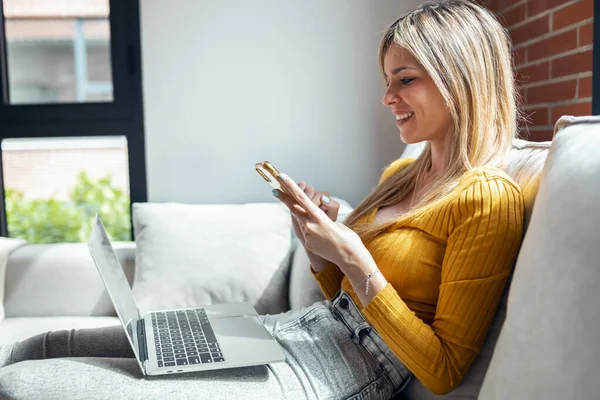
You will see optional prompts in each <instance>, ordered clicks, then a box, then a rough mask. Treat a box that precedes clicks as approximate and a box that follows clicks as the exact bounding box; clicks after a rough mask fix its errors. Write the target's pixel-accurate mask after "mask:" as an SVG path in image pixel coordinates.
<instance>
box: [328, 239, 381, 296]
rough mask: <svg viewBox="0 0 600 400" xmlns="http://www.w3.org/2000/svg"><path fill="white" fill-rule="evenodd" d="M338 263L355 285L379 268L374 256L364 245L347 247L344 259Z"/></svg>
mask: <svg viewBox="0 0 600 400" xmlns="http://www.w3.org/2000/svg"><path fill="white" fill-rule="evenodd" d="M338 265H339V267H340V269H342V272H343V273H344V275H346V276H347V277H348V279H349V280H350V283H352V284H353V286H354V285H356V284H358V282H360V281H361V280H362V279H364V277H365V276H366V275H368V274H370V273H371V272H373V271H375V270H377V269H378V268H377V264H376V263H375V260H373V256H371V253H369V251H368V250H367V249H366V248H365V247H364V246H361V247H353V248H352V247H350V248H347V249H346V250H345V251H344V252H343V260H342V261H341V262H340V264H338Z"/></svg>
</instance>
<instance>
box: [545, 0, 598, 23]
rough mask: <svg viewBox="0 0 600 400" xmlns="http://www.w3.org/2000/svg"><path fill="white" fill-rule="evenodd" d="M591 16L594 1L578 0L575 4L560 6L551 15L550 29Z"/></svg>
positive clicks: (592, 14)
mask: <svg viewBox="0 0 600 400" xmlns="http://www.w3.org/2000/svg"><path fill="white" fill-rule="evenodd" d="M593 16H594V1H593V0H579V1H578V2H577V3H575V4H571V5H570V6H567V7H565V8H561V9H560V10H558V11H556V12H555V13H554V14H553V15H552V30H553V31H557V30H559V29H562V28H565V27H567V26H569V25H573V24H576V23H577V22H580V21H583V20H586V19H589V18H592V17H593Z"/></svg>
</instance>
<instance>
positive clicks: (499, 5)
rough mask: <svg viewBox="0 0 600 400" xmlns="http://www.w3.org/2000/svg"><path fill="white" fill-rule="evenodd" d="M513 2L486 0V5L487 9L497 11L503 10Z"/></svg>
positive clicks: (507, 0) (512, 0)
mask: <svg viewBox="0 0 600 400" xmlns="http://www.w3.org/2000/svg"><path fill="white" fill-rule="evenodd" d="M513 3H515V0H488V1H486V6H487V8H488V10H492V11H495V12H498V11H502V10H504V9H505V8H506V7H508V6H510V5H511V4H513Z"/></svg>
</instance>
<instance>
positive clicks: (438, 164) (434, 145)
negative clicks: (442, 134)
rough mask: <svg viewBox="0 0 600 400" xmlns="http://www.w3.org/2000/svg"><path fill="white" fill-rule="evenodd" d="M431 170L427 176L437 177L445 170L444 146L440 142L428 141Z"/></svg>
mask: <svg viewBox="0 0 600 400" xmlns="http://www.w3.org/2000/svg"><path fill="white" fill-rule="evenodd" d="M429 144H430V145H431V169H430V170H429V172H428V175H433V176H436V175H439V174H441V173H442V172H444V170H445V169H446V144H445V143H442V142H440V141H430V142H429Z"/></svg>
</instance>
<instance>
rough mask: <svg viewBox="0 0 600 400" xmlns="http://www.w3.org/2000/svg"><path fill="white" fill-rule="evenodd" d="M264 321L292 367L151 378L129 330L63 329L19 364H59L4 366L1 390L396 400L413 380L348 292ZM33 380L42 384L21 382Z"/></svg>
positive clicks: (15, 393)
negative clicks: (138, 357)
mask: <svg viewBox="0 0 600 400" xmlns="http://www.w3.org/2000/svg"><path fill="white" fill-rule="evenodd" d="M261 318H262V319H263V322H264V324H265V326H266V327H267V329H268V330H269V331H270V332H271V334H272V335H273V337H274V338H275V339H276V340H277V341H278V342H279V343H280V344H281V346H282V347H283V349H284V352H285V354H286V361H285V362H280V363H273V364H269V365H266V366H258V367H247V368H234V369H228V370H219V371H204V372H197V373H187V374H177V375H169V376H163V377H143V376H142V374H141V372H139V367H138V366H137V363H136V362H135V360H132V359H131V357H132V356H133V354H132V352H131V349H130V347H129V343H128V341H127V338H126V336H125V334H124V332H123V329H122V328H121V326H115V327H107V328H98V329H81V330H72V331H57V332H49V333H46V334H41V335H38V336H34V337H33V338H30V339H27V340H25V341H23V342H19V343H17V344H15V347H14V349H15V350H14V352H13V356H14V355H16V356H17V359H16V360H13V361H21V360H23V359H24V358H25V357H23V356H19V354H21V355H22V354H30V355H31V356H30V357H31V358H48V357H52V358H53V359H51V360H44V361H35V362H32V361H27V362H17V363H16V364H13V365H9V366H7V367H4V368H0V388H1V387H2V386H5V387H6V392H3V390H2V389H0V397H2V396H1V395H6V396H8V397H9V398H28V399H34V398H52V397H48V394H49V393H50V392H49V391H47V390H44V385H46V384H47V385H48V387H51V388H52V392H53V393H60V397H63V398H67V397H69V396H70V395H74V396H78V397H80V398H83V397H85V398H106V396H107V395H109V394H112V395H113V396H114V395H115V394H116V393H118V394H119V395H121V396H120V398H132V399H133V398H146V399H152V398H164V396H165V395H166V394H165V393H172V394H169V396H168V397H169V398H192V397H193V398H195V399H202V398H207V399H236V398H248V399H268V400H275V399H390V398H391V397H392V396H393V395H395V394H396V393H398V392H400V391H401V390H402V389H403V388H404V387H405V385H406V384H407V383H408V381H409V380H410V379H411V377H412V375H411V373H410V372H409V371H408V369H407V368H406V367H405V366H404V364H403V363H402V362H401V361H400V360H399V359H398V358H397V357H396V356H395V355H394V354H393V353H392V351H391V350H390V349H389V347H388V346H387V345H386V344H385V342H384V341H383V339H382V338H381V336H380V335H379V334H378V333H377V332H376V331H375V330H374V329H373V328H372V327H371V326H370V324H369V323H368V322H367V321H366V320H365V319H364V317H363V316H362V314H361V313H360V311H359V310H358V308H357V307H356V305H355V304H354V303H353V301H352V298H351V297H350V296H349V295H348V294H347V293H345V292H342V291H340V292H339V293H338V294H337V296H336V297H335V298H334V299H333V300H332V301H325V302H322V303H316V304H314V305H312V306H311V307H308V308H304V309H301V310H293V311H289V312H287V313H284V314H278V315H266V316H263V317H261ZM19 357H21V358H20V359H19ZM63 357H70V359H64V358H63ZM72 357H92V358H88V359H77V358H72ZM98 357H101V358H98ZM105 357H111V358H113V359H112V360H107V359H106V358H105ZM101 360H107V361H106V362H104V361H101ZM19 365H21V366H23V367H19ZM119 371H120V372H119ZM124 372H128V373H124ZM30 380H35V382H36V385H37V387H35V385H34V387H32V386H27V385H23V386H20V387H16V386H15V384H13V382H17V381H22V382H27V381H30ZM38 395H39V397H38ZM44 396H46V397H44ZM82 396H83V397H82Z"/></svg>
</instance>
